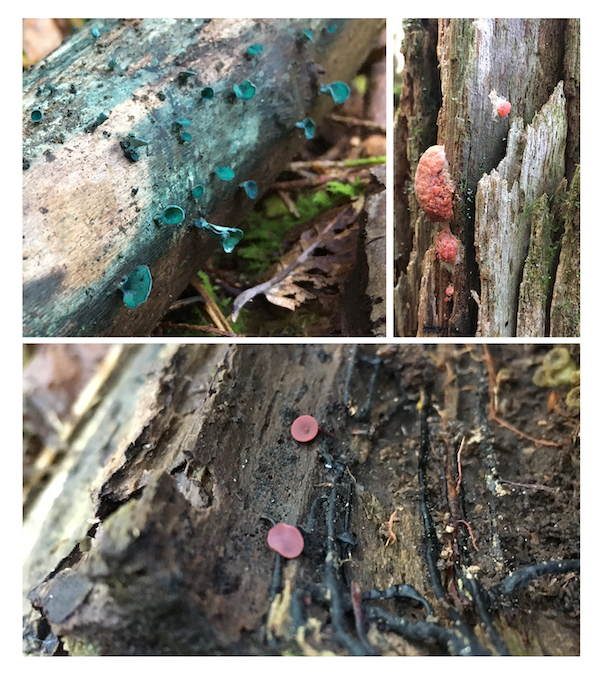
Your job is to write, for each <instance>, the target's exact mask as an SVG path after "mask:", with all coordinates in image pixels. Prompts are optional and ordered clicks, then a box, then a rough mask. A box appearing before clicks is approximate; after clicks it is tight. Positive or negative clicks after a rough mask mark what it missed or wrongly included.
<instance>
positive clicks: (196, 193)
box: [191, 184, 204, 199]
mask: <svg viewBox="0 0 599 675" xmlns="http://www.w3.org/2000/svg"><path fill="white" fill-rule="evenodd" d="M191 194H192V195H193V197H194V199H199V198H200V197H201V196H202V195H203V194H204V186H203V185H199V184H198V185H194V186H193V187H192V188H191Z"/></svg>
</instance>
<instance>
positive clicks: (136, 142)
mask: <svg viewBox="0 0 599 675" xmlns="http://www.w3.org/2000/svg"><path fill="white" fill-rule="evenodd" d="M144 145H150V144H149V142H148V141H144V140H143V138H137V136H136V135H135V134H129V146H130V147H132V148H142V147H143V146H144Z"/></svg>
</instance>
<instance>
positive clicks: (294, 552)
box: [266, 523, 304, 559]
mask: <svg viewBox="0 0 599 675" xmlns="http://www.w3.org/2000/svg"><path fill="white" fill-rule="evenodd" d="M266 541H267V543H268V545H269V546H270V548H272V549H273V550H274V551H276V552H277V553H279V554H280V555H282V556H283V558H289V559H291V558H297V556H298V555H299V554H300V553H301V552H302V551H303V550H304V538H303V536H302V533H301V532H300V531H299V530H298V529H297V527H293V525H287V523H279V524H278V525H275V526H274V527H271V528H270V530H269V531H268V538H267V540H266Z"/></svg>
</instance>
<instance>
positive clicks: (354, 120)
mask: <svg viewBox="0 0 599 675" xmlns="http://www.w3.org/2000/svg"><path fill="white" fill-rule="evenodd" d="M329 119H330V120H333V122H340V123H341V124H350V125H352V126H355V127H366V128H367V129H373V130H374V131H380V132H381V133H383V134H385V133H387V127H386V126H385V125H384V124H379V123H378V122H373V121H372V120H363V119H360V118H358V117H347V116H345V115H329Z"/></svg>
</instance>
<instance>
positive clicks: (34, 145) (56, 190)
mask: <svg viewBox="0 0 599 675" xmlns="http://www.w3.org/2000/svg"><path fill="white" fill-rule="evenodd" d="M330 24H331V21H327V20H324V19H318V20H292V19H281V20H279V19H277V20H275V19H267V20H249V19H244V20H239V19H222V20H175V19H173V20H167V19H144V20H141V19H140V20H137V19H131V20H105V21H102V22H94V28H96V29H98V31H99V37H97V38H96V37H94V35H93V34H92V25H91V24H90V25H89V26H87V27H86V28H85V29H83V30H82V31H80V32H79V33H78V34H76V35H74V36H73V37H71V39H70V40H69V41H68V42H66V43H65V44H64V45H63V46H62V47H60V48H59V49H57V50H56V51H55V52H53V53H52V54H51V55H50V56H49V57H48V58H47V59H45V60H44V61H43V62H42V63H40V64H38V65H37V66H35V67H34V68H32V69H30V70H29V71H27V72H26V73H25V75H24V83H23V120H24V124H23V128H24V141H23V168H24V169H26V170H25V171H24V174H23V204H24V214H23V259H24V263H23V283H24V287H23V333H24V335H28V336H69V335H72V336H103V335H107V336H127V335H146V334H148V333H149V332H150V331H151V330H152V328H153V327H154V326H155V325H156V323H157V322H158V320H159V319H160V318H161V317H162V316H163V315H164V313H165V310H166V308H167V307H168V306H169V305H170V303H171V302H172V301H173V300H174V299H176V298H177V296H178V295H179V293H180V292H181V290H182V289H183V288H184V287H185V286H186V285H187V283H188V280H189V278H190V277H191V276H192V275H193V274H194V273H195V272H196V271H197V269H199V268H200V267H201V265H202V263H203V262H204V261H205V260H207V258H208V257H209V256H210V253H211V251H212V250H213V248H214V246H215V242H214V240H212V239H210V238H209V237H208V235H206V234H204V233H203V232H202V231H201V230H199V229H198V228H196V227H194V225H193V221H194V218H198V217H199V214H200V213H202V214H203V215H204V216H205V217H206V219H207V220H208V221H209V222H212V223H215V224H217V225H226V226H229V227H234V226H236V225H238V223H239V222H240V220H241V219H242V217H243V215H244V212H246V211H247V210H249V209H250V208H251V200H250V199H249V198H248V197H247V196H246V194H245V192H244V190H243V189H241V188H240V187H239V184H240V183H241V182H242V181H246V180H250V179H251V180H254V181H256V183H257V184H258V186H259V190H260V194H262V192H263V190H264V189H265V187H267V186H268V185H269V184H270V182H272V181H273V180H274V178H275V177H276V175H277V174H278V173H279V172H280V171H281V170H282V168H284V166H285V165H286V163H287V162H288V161H289V160H290V159H291V158H292V156H293V154H294V153H295V152H296V151H297V149H298V148H299V147H300V146H301V144H302V143H304V142H305V138H304V135H303V131H302V130H301V129H298V128H297V127H296V126H295V125H296V123H297V122H299V121H301V120H303V119H304V118H306V117H308V116H310V117H312V118H313V119H314V121H315V122H316V123H317V124H318V123H319V121H320V120H321V119H322V118H323V117H324V116H325V114H326V113H327V112H328V111H330V109H331V107H332V105H333V101H332V99H331V97H330V96H326V95H323V94H321V93H319V87H320V85H322V84H329V83H330V82H333V81H336V80H341V81H347V80H349V79H351V77H352V76H353V75H354V74H355V72H356V71H357V70H358V68H359V66H360V64H361V63H362V61H363V60H364V59H365V57H366V56H367V55H368V52H369V50H370V49H371V48H372V47H373V45H374V44H376V40H377V39H378V36H379V34H380V31H381V29H382V28H383V25H384V21H383V20H375V19H363V20H352V19H350V20H342V21H338V22H337V24H336V25H337V29H336V30H335V31H334V32H332V33H329V32H328V31H327V30H326V29H327V27H329V26H330ZM304 29H309V30H311V31H312V33H313V37H314V44H313V43H312V42H311V41H310V40H309V39H308V38H307V37H306V36H305V35H304V34H303V33H302V31H303V30H304ZM254 44H262V45H263V46H264V51H263V53H262V54H260V55H257V56H249V55H248V54H247V49H248V47H250V46H251V45H254ZM181 73H183V75H181ZM185 73H193V74H189V75H185ZM246 80H250V81H251V82H253V84H254V85H255V86H256V88H257V93H256V95H255V96H254V97H253V98H252V99H251V100H242V99H238V98H236V96H235V94H234V86H235V85H240V84H242V83H243V82H244V81H246ZM206 87H211V88H212V89H213V91H214V97H213V98H211V99H210V98H206V94H204V96H203V95H202V92H203V90H204V89H205V88H206ZM34 108H39V109H41V110H42V112H43V115H44V116H43V120H42V121H41V122H40V123H35V122H33V121H32V120H31V119H30V113H31V111H32V110H33V109H34ZM102 114H103V115H106V116H107V117H108V119H106V120H105V121H103V122H102V121H101V119H102V118H101V117H99V116H100V115H102ZM181 119H184V120H187V121H188V122H190V124H189V125H188V126H184V127H181V126H180V125H177V120H181ZM182 131H185V132H186V133H189V134H190V136H191V140H187V141H184V140H183V137H182V134H181V132H182ZM130 134H134V136H135V137H136V138H137V139H141V140H142V141H145V142H147V143H148V145H147V146H141V147H139V148H138V149H137V150H136V152H137V155H138V157H139V158H138V160H137V161H132V159H131V158H130V157H127V156H126V153H125V150H126V149H127V148H126V147H125V148H123V147H121V142H123V143H127V142H130ZM221 166H227V167H229V168H231V169H233V171H234V172H235V178H234V179H233V180H231V181H223V180H221V179H219V178H217V177H216V176H215V175H214V169H215V168H216V167H221ZM198 184H201V185H203V186H204V188H205V191H204V194H203V195H202V197H201V198H199V199H194V198H193V196H192V194H191V188H192V187H194V186H196V185H198ZM172 204H174V205H178V206H180V207H181V208H182V209H183V210H184V211H185V214H186V218H185V220H184V221H183V222H182V223H181V224H179V225H176V226H174V225H165V224H163V223H161V221H160V215H161V213H162V212H163V210H164V209H165V207H167V206H168V205H172ZM141 264H144V265H147V266H148V267H149V268H150V270H151V273H152V277H153V288H152V292H151V294H150V297H149V298H148V300H147V301H146V302H145V303H144V304H143V305H141V306H140V307H138V308H136V309H128V308H127V307H125V306H124V304H123V301H122V293H121V292H120V291H119V290H118V286H119V283H120V282H121V280H122V278H123V277H124V276H126V275H128V274H129V272H130V271H131V270H132V269H133V268H135V267H136V266H138V265H141Z"/></svg>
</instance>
